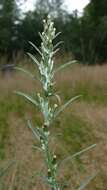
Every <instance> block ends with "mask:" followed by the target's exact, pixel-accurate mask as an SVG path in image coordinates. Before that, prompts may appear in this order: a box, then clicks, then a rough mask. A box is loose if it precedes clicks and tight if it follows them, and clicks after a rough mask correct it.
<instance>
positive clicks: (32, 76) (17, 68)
mask: <svg viewBox="0 0 107 190" xmlns="http://www.w3.org/2000/svg"><path fill="white" fill-rule="evenodd" d="M14 68H15V69H16V70H18V71H21V72H23V73H25V74H27V75H29V76H30V77H31V78H33V79H34V78H35V76H34V75H33V74H32V73H31V72H29V71H27V70H26V69H23V68H21V67H14Z"/></svg>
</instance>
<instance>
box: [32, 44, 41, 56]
mask: <svg viewBox="0 0 107 190" xmlns="http://www.w3.org/2000/svg"><path fill="white" fill-rule="evenodd" d="M29 43H30V45H31V46H32V47H34V49H35V50H36V51H37V52H38V53H39V54H40V55H41V56H42V53H41V51H40V50H39V49H38V47H37V46H36V45H35V44H33V43H32V42H31V41H29Z"/></svg>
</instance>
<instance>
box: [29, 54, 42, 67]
mask: <svg viewBox="0 0 107 190" xmlns="http://www.w3.org/2000/svg"><path fill="white" fill-rule="evenodd" d="M27 54H28V55H29V57H30V58H31V59H32V60H33V61H34V62H35V63H36V64H37V66H39V65H40V63H39V61H38V60H37V59H36V57H35V56H34V55H32V54H31V53H27Z"/></svg>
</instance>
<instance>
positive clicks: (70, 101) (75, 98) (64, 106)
mask: <svg viewBox="0 0 107 190" xmlns="http://www.w3.org/2000/svg"><path fill="white" fill-rule="evenodd" d="M81 96H82V95H79V96H75V97H73V98H71V99H70V100H69V101H68V102H67V103H65V104H64V105H63V106H61V108H60V109H59V110H58V111H57V112H56V113H55V115H54V118H56V117H57V116H58V115H59V114H60V113H61V112H62V111H63V110H64V109H65V108H66V107H67V106H69V105H70V104H71V103H72V102H74V101H75V100H77V99H78V98H80V97H81Z"/></svg>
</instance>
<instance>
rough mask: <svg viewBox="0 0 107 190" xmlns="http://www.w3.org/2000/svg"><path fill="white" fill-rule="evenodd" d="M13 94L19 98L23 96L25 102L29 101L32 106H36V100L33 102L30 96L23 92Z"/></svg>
mask: <svg viewBox="0 0 107 190" xmlns="http://www.w3.org/2000/svg"><path fill="white" fill-rule="evenodd" d="M14 93H15V94H18V95H20V96H23V97H24V98H26V99H27V100H29V101H30V102H31V103H32V104H33V105H36V106H38V102H37V101H36V100H34V99H33V98H32V97H31V96H29V95H27V94H25V93H23V92H20V91H14Z"/></svg>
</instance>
